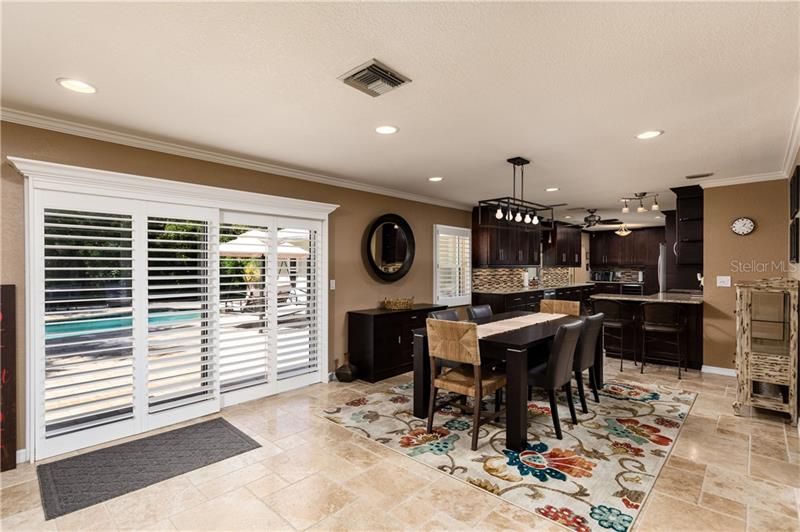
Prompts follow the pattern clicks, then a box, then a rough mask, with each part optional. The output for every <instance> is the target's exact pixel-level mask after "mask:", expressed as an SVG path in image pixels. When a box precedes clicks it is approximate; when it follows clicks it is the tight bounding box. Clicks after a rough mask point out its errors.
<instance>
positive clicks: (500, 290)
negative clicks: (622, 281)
mask: <svg viewBox="0 0 800 532" xmlns="http://www.w3.org/2000/svg"><path fill="white" fill-rule="evenodd" d="M578 286H594V283H592V282H587V283H572V284H560V285H556V286H537V287H535V288H534V287H531V286H529V287H522V286H519V287H516V288H492V289H491V290H473V291H472V293H473V294H498V295H506V294H523V293H527V292H541V291H542V290H555V289H557V288H576V287H578Z"/></svg>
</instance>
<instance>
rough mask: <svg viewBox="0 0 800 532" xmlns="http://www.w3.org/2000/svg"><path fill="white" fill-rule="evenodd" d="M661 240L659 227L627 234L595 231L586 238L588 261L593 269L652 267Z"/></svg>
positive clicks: (656, 259) (660, 228)
mask: <svg viewBox="0 0 800 532" xmlns="http://www.w3.org/2000/svg"><path fill="white" fill-rule="evenodd" d="M664 240H665V234H664V228H663V227H648V228H644V229H634V230H632V231H631V234H629V235H628V236H619V235H617V234H616V233H614V231H595V232H592V233H591V235H590V237H589V264H590V266H591V267H592V268H593V269H602V268H604V267H611V266H622V267H636V266H638V267H646V266H656V265H657V264H658V245H659V244H660V243H661V242H664Z"/></svg>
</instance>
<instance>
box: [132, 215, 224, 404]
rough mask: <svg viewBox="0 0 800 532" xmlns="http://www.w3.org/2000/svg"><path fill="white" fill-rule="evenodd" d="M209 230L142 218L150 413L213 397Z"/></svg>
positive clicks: (187, 222) (192, 223)
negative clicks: (145, 274) (145, 233)
mask: <svg viewBox="0 0 800 532" xmlns="http://www.w3.org/2000/svg"><path fill="white" fill-rule="evenodd" d="M210 240H211V235H210V226H209V223H208V222H207V221H204V220H191V219H175V218H160V217H149V218H148V219H147V251H148V253H147V262H148V278H147V281H148V282H147V288H148V299H147V325H148V327H147V348H148V361H147V365H148V376H147V388H148V409H149V412H150V413H155V412H161V411H164V410H167V409H171V408H175V407H179V406H184V405H188V404H191V403H197V402H200V401H206V400H211V399H214V398H215V397H216V389H215V383H216V379H217V370H218V368H217V361H216V358H217V357H216V355H215V353H214V349H213V347H214V346H213V340H214V338H213V335H214V327H215V320H216V316H214V315H213V313H212V299H213V295H212V268H211V264H212V263H211V258H210Z"/></svg>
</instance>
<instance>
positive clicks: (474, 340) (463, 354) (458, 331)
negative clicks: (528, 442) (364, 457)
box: [427, 318, 506, 451]
mask: <svg viewBox="0 0 800 532" xmlns="http://www.w3.org/2000/svg"><path fill="white" fill-rule="evenodd" d="M427 328H428V350H429V352H430V359H431V399H430V405H429V406H428V434H430V433H431V431H432V430H433V415H434V412H435V411H436V393H437V392H438V391H439V390H447V391H449V392H453V393H456V394H459V395H462V396H465V397H466V396H469V397H472V450H473V451H474V450H476V449H477V448H478V433H479V430H478V429H479V428H480V426H481V425H482V424H484V423H486V422H487V421H490V420H493V419H495V418H497V417H499V416H501V415H502V414H503V413H504V411H502V410H500V409H497V408H496V409H495V411H494V412H487V413H486V416H483V417H482V416H481V399H482V398H483V397H484V396H485V395H489V394H492V393H494V392H496V391H498V390H500V389H501V388H503V387H504V386H505V385H506V376H505V374H503V373H499V372H496V371H493V370H491V369H489V368H482V367H481V352H480V346H479V344H478V325H477V324H475V323H472V322H468V321H446V320H437V319H431V318H428V320H427ZM441 361H448V362H456V363H459V364H460V365H459V366H458V367H455V368H448V367H445V368H441V373H440V372H439V370H440V362H441ZM470 366H471V367H470Z"/></svg>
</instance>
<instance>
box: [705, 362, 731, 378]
mask: <svg viewBox="0 0 800 532" xmlns="http://www.w3.org/2000/svg"><path fill="white" fill-rule="evenodd" d="M700 371H702V372H703V373H712V374H714V375H725V376H726V377H735V376H736V370H735V369H733V368H720V367H717V366H706V365H705V364H703V369H701V370H700Z"/></svg>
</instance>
